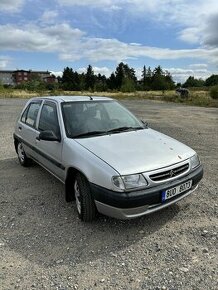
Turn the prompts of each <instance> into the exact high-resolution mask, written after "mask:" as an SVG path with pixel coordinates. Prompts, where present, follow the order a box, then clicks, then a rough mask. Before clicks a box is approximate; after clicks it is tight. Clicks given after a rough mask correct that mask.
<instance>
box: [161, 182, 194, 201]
mask: <svg viewBox="0 0 218 290" xmlns="http://www.w3.org/2000/svg"><path fill="white" fill-rule="evenodd" d="M191 187H192V180H189V181H186V182H184V183H182V184H180V185H178V186H175V187H172V188H169V189H167V190H164V191H162V202H164V201H165V200H167V199H170V198H172V197H174V196H176V195H178V194H180V193H182V192H184V191H187V190H188V189H190V188H191Z"/></svg>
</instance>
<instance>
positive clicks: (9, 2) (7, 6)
mask: <svg viewBox="0 0 218 290" xmlns="http://www.w3.org/2000/svg"><path fill="white" fill-rule="evenodd" d="M24 3H25V0H1V2H0V11H1V12H18V11H19V10H20V9H21V8H22V7H23V5H24Z"/></svg>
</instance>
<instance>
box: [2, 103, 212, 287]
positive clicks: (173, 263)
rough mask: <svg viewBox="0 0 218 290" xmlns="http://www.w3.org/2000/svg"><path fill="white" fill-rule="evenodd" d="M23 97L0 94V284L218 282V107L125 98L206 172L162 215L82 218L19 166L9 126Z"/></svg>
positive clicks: (60, 191) (34, 172) (49, 182)
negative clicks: (89, 220)
mask: <svg viewBox="0 0 218 290" xmlns="http://www.w3.org/2000/svg"><path fill="white" fill-rule="evenodd" d="M24 103H25V100H18V99H16V100H15V99H13V100H9V99H8V100H7V99H1V100H0V132H1V135H0V257H1V258H0V289H3V290H6V289H60V290H66V289H87V290H91V289H105V290H106V289H123V290H124V289H125V290H129V289H134V290H135V289H136V290H137V289H171V290H173V289H174V290H175V289H188V290H189V289H196V290H199V289H202V290H204V289H218V283H217V281H218V275H217V271H218V267H217V266H218V265H217V261H218V251H217V244H218V243H217V237H218V234H217V232H218V222H217V215H218V166H217V164H218V152H217V151H218V109H212V108H210V109H208V108H197V107H187V106H182V105H176V104H167V103H161V102H152V101H123V103H124V104H125V105H126V106H127V107H129V108H130V109H131V110H132V111H133V112H135V113H136V115H138V116H139V117H140V118H142V119H144V120H147V121H148V122H149V124H150V127H152V128H154V129H157V130H160V131H161V132H163V133H166V134H168V135H170V136H172V137H175V138H176V139H178V140H180V141H182V142H184V143H186V144H187V145H190V146H191V147H192V148H194V149H195V150H196V151H197V152H198V153H199V155H200V157H201V160H202V163H203V164H204V170H205V175H204V179H203V180H202V182H201V183H200V185H199V189H198V190H197V191H196V192H195V193H193V194H192V195H190V196H189V197H187V198H186V199H184V200H182V201H180V202H179V203H178V204H176V205H173V206H171V207H169V208H167V209H164V210H163V211H161V212H158V213H155V214H152V215H149V216H146V217H142V218H139V219H135V220H131V221H119V220H115V219H112V218H107V217H104V216H100V217H99V219H98V220H96V221H95V222H93V223H82V222H81V221H80V220H79V219H78V218H77V214H76V208H75V204H74V203H72V204H68V203H66V202H65V201H64V187H63V185H62V184H61V183H60V182H58V181H57V180H56V179H55V178H53V177H52V176H51V175H49V174H48V173H47V172H46V171H45V170H44V169H42V168H40V167H39V166H37V165H34V166H32V167H30V168H28V169H27V168H22V167H21V166H20V165H19V164H18V161H17V158H16V154H15V152H14V148H13V139H12V133H13V126H14V123H15V120H16V117H17V115H18V113H19V111H20V110H21V108H22V107H23V104H24Z"/></svg>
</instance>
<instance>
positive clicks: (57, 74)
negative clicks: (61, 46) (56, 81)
mask: <svg viewBox="0 0 218 290" xmlns="http://www.w3.org/2000/svg"><path fill="white" fill-rule="evenodd" d="M50 72H51V74H53V75H55V76H56V77H62V75H63V72H62V71H50Z"/></svg>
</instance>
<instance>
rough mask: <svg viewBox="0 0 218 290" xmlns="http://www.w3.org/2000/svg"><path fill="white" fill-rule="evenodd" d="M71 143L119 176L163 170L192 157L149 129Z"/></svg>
mask: <svg viewBox="0 0 218 290" xmlns="http://www.w3.org/2000/svg"><path fill="white" fill-rule="evenodd" d="M75 140H76V142H78V143H79V144H80V145H82V146H83V147H85V148H86V149H87V150H89V151H90V152H92V153H93V154H95V155H96V156H97V157H99V158H100V159H102V160H103V161H104V162H106V163H107V164H109V165H110V166H111V167H113V168H114V169H115V170H116V171H117V172H119V173H120V174H121V175H126V174H134V173H139V172H146V171H151V170H155V169H159V168H163V167H166V166H170V165H172V164H176V163H178V162H181V161H184V160H186V159H187V158H189V157H191V156H193V155H194V154H195V151H194V150H192V149H191V148H190V147H188V146H186V145H184V144H182V143H181V142H179V141H177V140H175V139H173V138H171V137H168V136H166V135H164V134H162V133H159V132H157V131H155V130H152V129H150V128H149V129H145V130H138V131H130V132H122V133H119V134H111V135H104V136H96V137H91V138H90V137H89V138H80V139H75Z"/></svg>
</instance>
